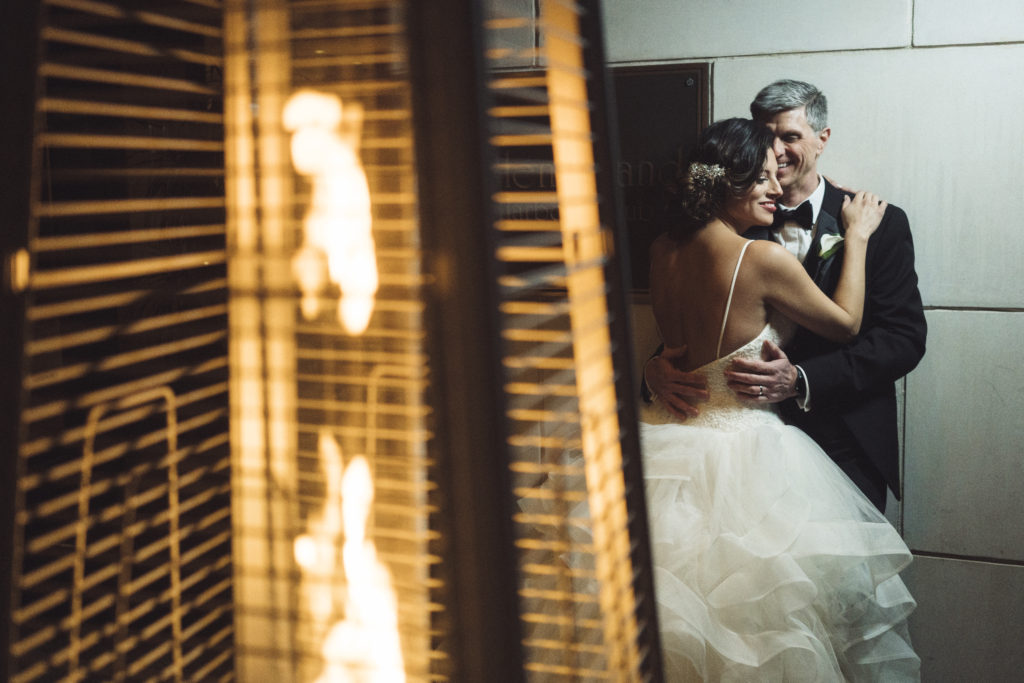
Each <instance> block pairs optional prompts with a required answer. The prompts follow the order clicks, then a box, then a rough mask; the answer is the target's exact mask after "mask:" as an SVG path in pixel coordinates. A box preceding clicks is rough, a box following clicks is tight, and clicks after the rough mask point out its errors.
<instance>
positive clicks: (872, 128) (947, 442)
mask: <svg viewBox="0 0 1024 683" xmlns="http://www.w3.org/2000/svg"><path fill="white" fill-rule="evenodd" d="M773 7H778V9H776V10H775V13H774V14H772V13H770V12H771V10H772V9H773ZM603 12H604V25H605V43H606V49H607V52H608V58H609V61H610V62H611V63H612V65H613V66H614V65H636V64H657V63H673V62H692V61H699V62H710V63H711V65H712V118H713V119H718V118H723V117H727V116H737V115H739V116H743V115H748V113H749V112H748V109H747V107H748V104H749V102H750V99H751V98H752V97H753V95H754V94H755V93H756V92H757V90H758V89H759V88H760V87H761V86H763V85H765V84H767V83H769V82H771V81H772V80H774V79H776V78H783V77H788V78H798V79H802V80H807V81H810V82H812V83H815V84H816V85H818V86H819V87H821V88H822V89H823V90H824V91H825V93H826V94H827V95H828V97H829V102H830V108H831V116H830V125H831V127H832V138H831V141H830V143H829V147H828V149H827V150H826V152H825V155H824V156H823V157H822V160H821V162H820V167H821V169H822V170H823V171H824V172H825V173H826V174H827V175H829V176H830V177H831V178H834V179H836V180H838V181H839V182H841V183H843V184H844V185H847V186H848V187H854V188H866V189H872V190H874V191H877V192H879V193H880V194H882V195H883V196H885V197H886V199H888V200H889V201H890V202H892V203H894V204H898V205H899V206H901V207H903V208H904V209H905V210H906V212H907V214H908V215H909V216H910V220H911V227H912V229H913V232H914V239H915V243H916V249H917V259H918V260H917V270H918V274H919V275H920V277H921V291H922V294H923V296H924V302H925V306H926V309H927V316H928V322H929V325H930V330H929V338H928V351H927V354H926V356H925V359H924V360H923V361H922V363H921V365H920V366H919V368H918V369H917V370H915V371H914V372H913V373H911V375H910V376H909V377H908V378H907V379H906V381H905V382H901V383H900V386H899V390H900V394H901V396H900V398H901V401H902V403H901V405H902V408H903V411H904V416H903V417H904V420H903V434H902V436H903V444H904V471H905V475H906V476H905V478H906V484H905V495H904V502H903V504H902V505H891V506H890V517H891V518H892V519H893V521H894V522H895V523H897V525H898V526H899V527H900V528H901V529H902V531H903V532H904V536H905V538H906V540H907V542H908V544H909V545H910V546H911V548H912V549H913V550H914V552H915V554H916V556H917V557H916V561H915V563H914V565H913V566H912V567H911V569H910V570H908V572H907V573H906V578H907V581H908V583H909V585H910V587H911V590H912V591H913V592H914V594H915V597H916V598H917V599H918V602H919V605H920V606H919V609H918V611H917V612H916V613H915V616H914V618H913V620H912V622H911V629H912V634H913V637H914V640H915V645H916V647H917V649H918V651H919V653H920V654H921V658H922V662H923V677H924V680H926V681H930V682H942V681H1011V680H1020V679H1019V676H1020V671H1022V670H1024V645H1022V643H1024V505H1022V504H1021V503H1020V502H1019V497H1018V496H1019V493H1018V492H1019V491H1020V490H1021V489H1024V426H1022V424H1024V419H1022V418H1021V408H1022V407H1024V370H1022V363H1021V357H1022V354H1021V352H1020V351H1019V350H1018V346H1019V345H1020V344H1021V340H1022V339H1024V287H1022V286H1021V285H1022V282H1021V280H1022V278H1021V273H1022V269H1024V266H1022V264H1024V237H1022V236H1021V235H1020V233H1021V232H1022V229H1024V220H1022V219H1021V214H1022V211H1024V3H1021V2H1020V1H1019V0H974V1H973V2H970V3H965V2H961V1H959V0H863V1H861V2H857V3H851V2H846V1H845V0H787V2H785V3H777V5H776V6H772V5H770V4H768V5H766V4H764V3H760V2H754V1H753V0H731V1H730V2H720V1H718V0H604V3H603ZM634 308H635V310H634V329H635V336H636V337H637V349H636V351H637V353H636V355H637V356H638V357H642V356H645V355H646V354H647V353H648V352H649V351H650V350H651V349H652V348H653V345H654V343H655V342H654V331H653V326H652V325H651V324H650V322H649V318H650V312H649V310H648V308H647V307H645V306H642V305H638V306H635V307H634ZM890 502H892V501H890Z"/></svg>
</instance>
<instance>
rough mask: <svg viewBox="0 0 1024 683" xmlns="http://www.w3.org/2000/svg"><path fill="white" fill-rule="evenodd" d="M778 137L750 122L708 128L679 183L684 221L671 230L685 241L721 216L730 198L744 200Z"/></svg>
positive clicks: (724, 121)
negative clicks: (717, 216)
mask: <svg viewBox="0 0 1024 683" xmlns="http://www.w3.org/2000/svg"><path fill="white" fill-rule="evenodd" d="M774 141H775V134H774V133H772V131H771V130H770V129H769V128H768V127H767V126H765V125H764V124H763V123H758V122H756V121H751V120H750V119H740V118H735V119H722V120H721V121H715V122H714V123H712V124H711V125H710V126H708V127H707V128H705V129H704V130H703V131H702V132H701V134H700V136H699V137H698V138H697V143H696V145H695V146H694V148H693V151H692V152H691V153H690V157H689V163H688V164H687V166H686V168H684V169H683V175H682V178H681V179H680V186H681V187H680V189H681V190H682V192H681V194H682V208H683V212H682V219H681V221H680V222H679V224H677V225H674V226H672V227H671V228H669V234H670V235H671V236H673V237H676V238H680V237H684V236H686V235H688V234H690V233H692V232H693V231H694V230H696V229H698V228H700V227H701V226H703V225H704V224H705V223H707V222H708V221H709V220H711V219H712V218H713V217H714V216H716V215H718V214H719V213H721V211H722V209H723V207H724V206H725V202H726V200H727V199H729V198H730V197H741V196H743V195H744V194H745V193H746V192H747V190H749V189H750V187H751V186H752V185H753V184H754V182H755V181H756V180H757V179H758V178H760V177H761V171H762V170H764V160H765V156H766V155H767V153H768V150H769V149H771V148H772V144H773V142H774Z"/></svg>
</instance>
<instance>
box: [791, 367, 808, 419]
mask: <svg viewBox="0 0 1024 683" xmlns="http://www.w3.org/2000/svg"><path fill="white" fill-rule="evenodd" d="M794 367H796V368H799V371H800V374H802V375H803V376H804V397H803V398H800V397H799V396H798V397H797V398H796V405H797V407H798V408H800V410H802V411H804V412H805V413H809V412H811V380H809V379H808V378H807V373H806V372H804V369H803V368H801V367H800V366H799V365H796V366H794Z"/></svg>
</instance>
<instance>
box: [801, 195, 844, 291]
mask: <svg viewBox="0 0 1024 683" xmlns="http://www.w3.org/2000/svg"><path fill="white" fill-rule="evenodd" d="M844 195H845V193H844V192H843V191H842V190H840V189H839V188H837V187H836V186H835V185H833V184H832V183H830V182H828V181H827V180H826V181H825V197H824V198H823V199H822V202H821V211H819V212H818V223H817V230H816V232H815V235H814V240H813V241H812V242H811V247H810V249H809V250H808V252H807V257H806V258H805V259H804V268H805V269H806V270H807V274H808V275H810V276H811V279H812V280H814V283H815V284H816V285H818V287H820V288H821V289H822V290H823V291H824V292H825V293H826V294H829V295H831V294H832V292H831V287H832V286H834V285H831V286H830V284H829V279H828V275H829V273H830V272H832V270H833V269H834V268H835V267H836V263H840V262H842V258H843V249H842V245H840V247H839V249H836V250H835V251H834V252H832V254H831V255H830V256H829V257H828V258H826V259H824V260H822V259H821V258H820V257H819V256H818V254H820V253H821V239H822V237H824V236H825V235H842V234H843V233H844V232H845V230H844V229H843V226H842V225H841V224H840V220H841V216H842V212H843V196H844Z"/></svg>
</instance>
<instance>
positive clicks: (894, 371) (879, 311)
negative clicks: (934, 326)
mask: <svg viewBox="0 0 1024 683" xmlns="http://www.w3.org/2000/svg"><path fill="white" fill-rule="evenodd" d="M887 218H888V220H887V221H886V222H885V224H884V225H883V226H882V227H881V228H880V229H879V230H878V232H876V234H875V235H874V236H873V237H872V240H873V241H874V240H876V239H877V243H875V244H874V245H872V246H873V249H871V254H870V255H869V259H868V266H867V267H868V272H867V282H868V294H867V296H868V300H867V302H866V308H865V313H866V315H865V319H864V327H863V329H862V331H861V333H860V334H859V335H858V336H857V337H856V339H854V340H853V341H852V342H851V343H849V344H847V345H845V346H843V347H840V348H839V349H837V350H835V351H832V352H829V353H825V354H822V355H820V356H814V357H811V358H806V359H802V360H801V361H800V367H801V368H802V369H803V371H804V373H805V375H806V377H807V383H808V386H809V387H810V390H811V397H812V398H811V408H812V409H815V410H816V409H820V408H822V407H827V406H829V405H830V404H833V403H838V402H848V401H850V400H851V399H853V398H855V397H856V396H857V395H858V394H862V393H872V392H874V391H877V390H878V389H879V388H881V387H889V386H891V385H892V383H893V382H895V381H896V380H897V379H899V378H900V377H903V376H904V375H906V374H907V373H908V372H910V371H911V370H913V369H914V368H915V367H916V366H917V364H918V362H920V360H921V357H922V356H923V355H924V351H925V339H926V336H927V323H926V322H925V317H924V310H923V308H922V305H921V294H920V292H919V290H918V286H917V273H916V271H915V270H914V243H913V238H912V237H911V233H910V225H909V222H908V220H907V216H906V214H905V213H904V212H903V210H902V209H900V208H899V207H892V208H890V210H889V216H888V217H887Z"/></svg>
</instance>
